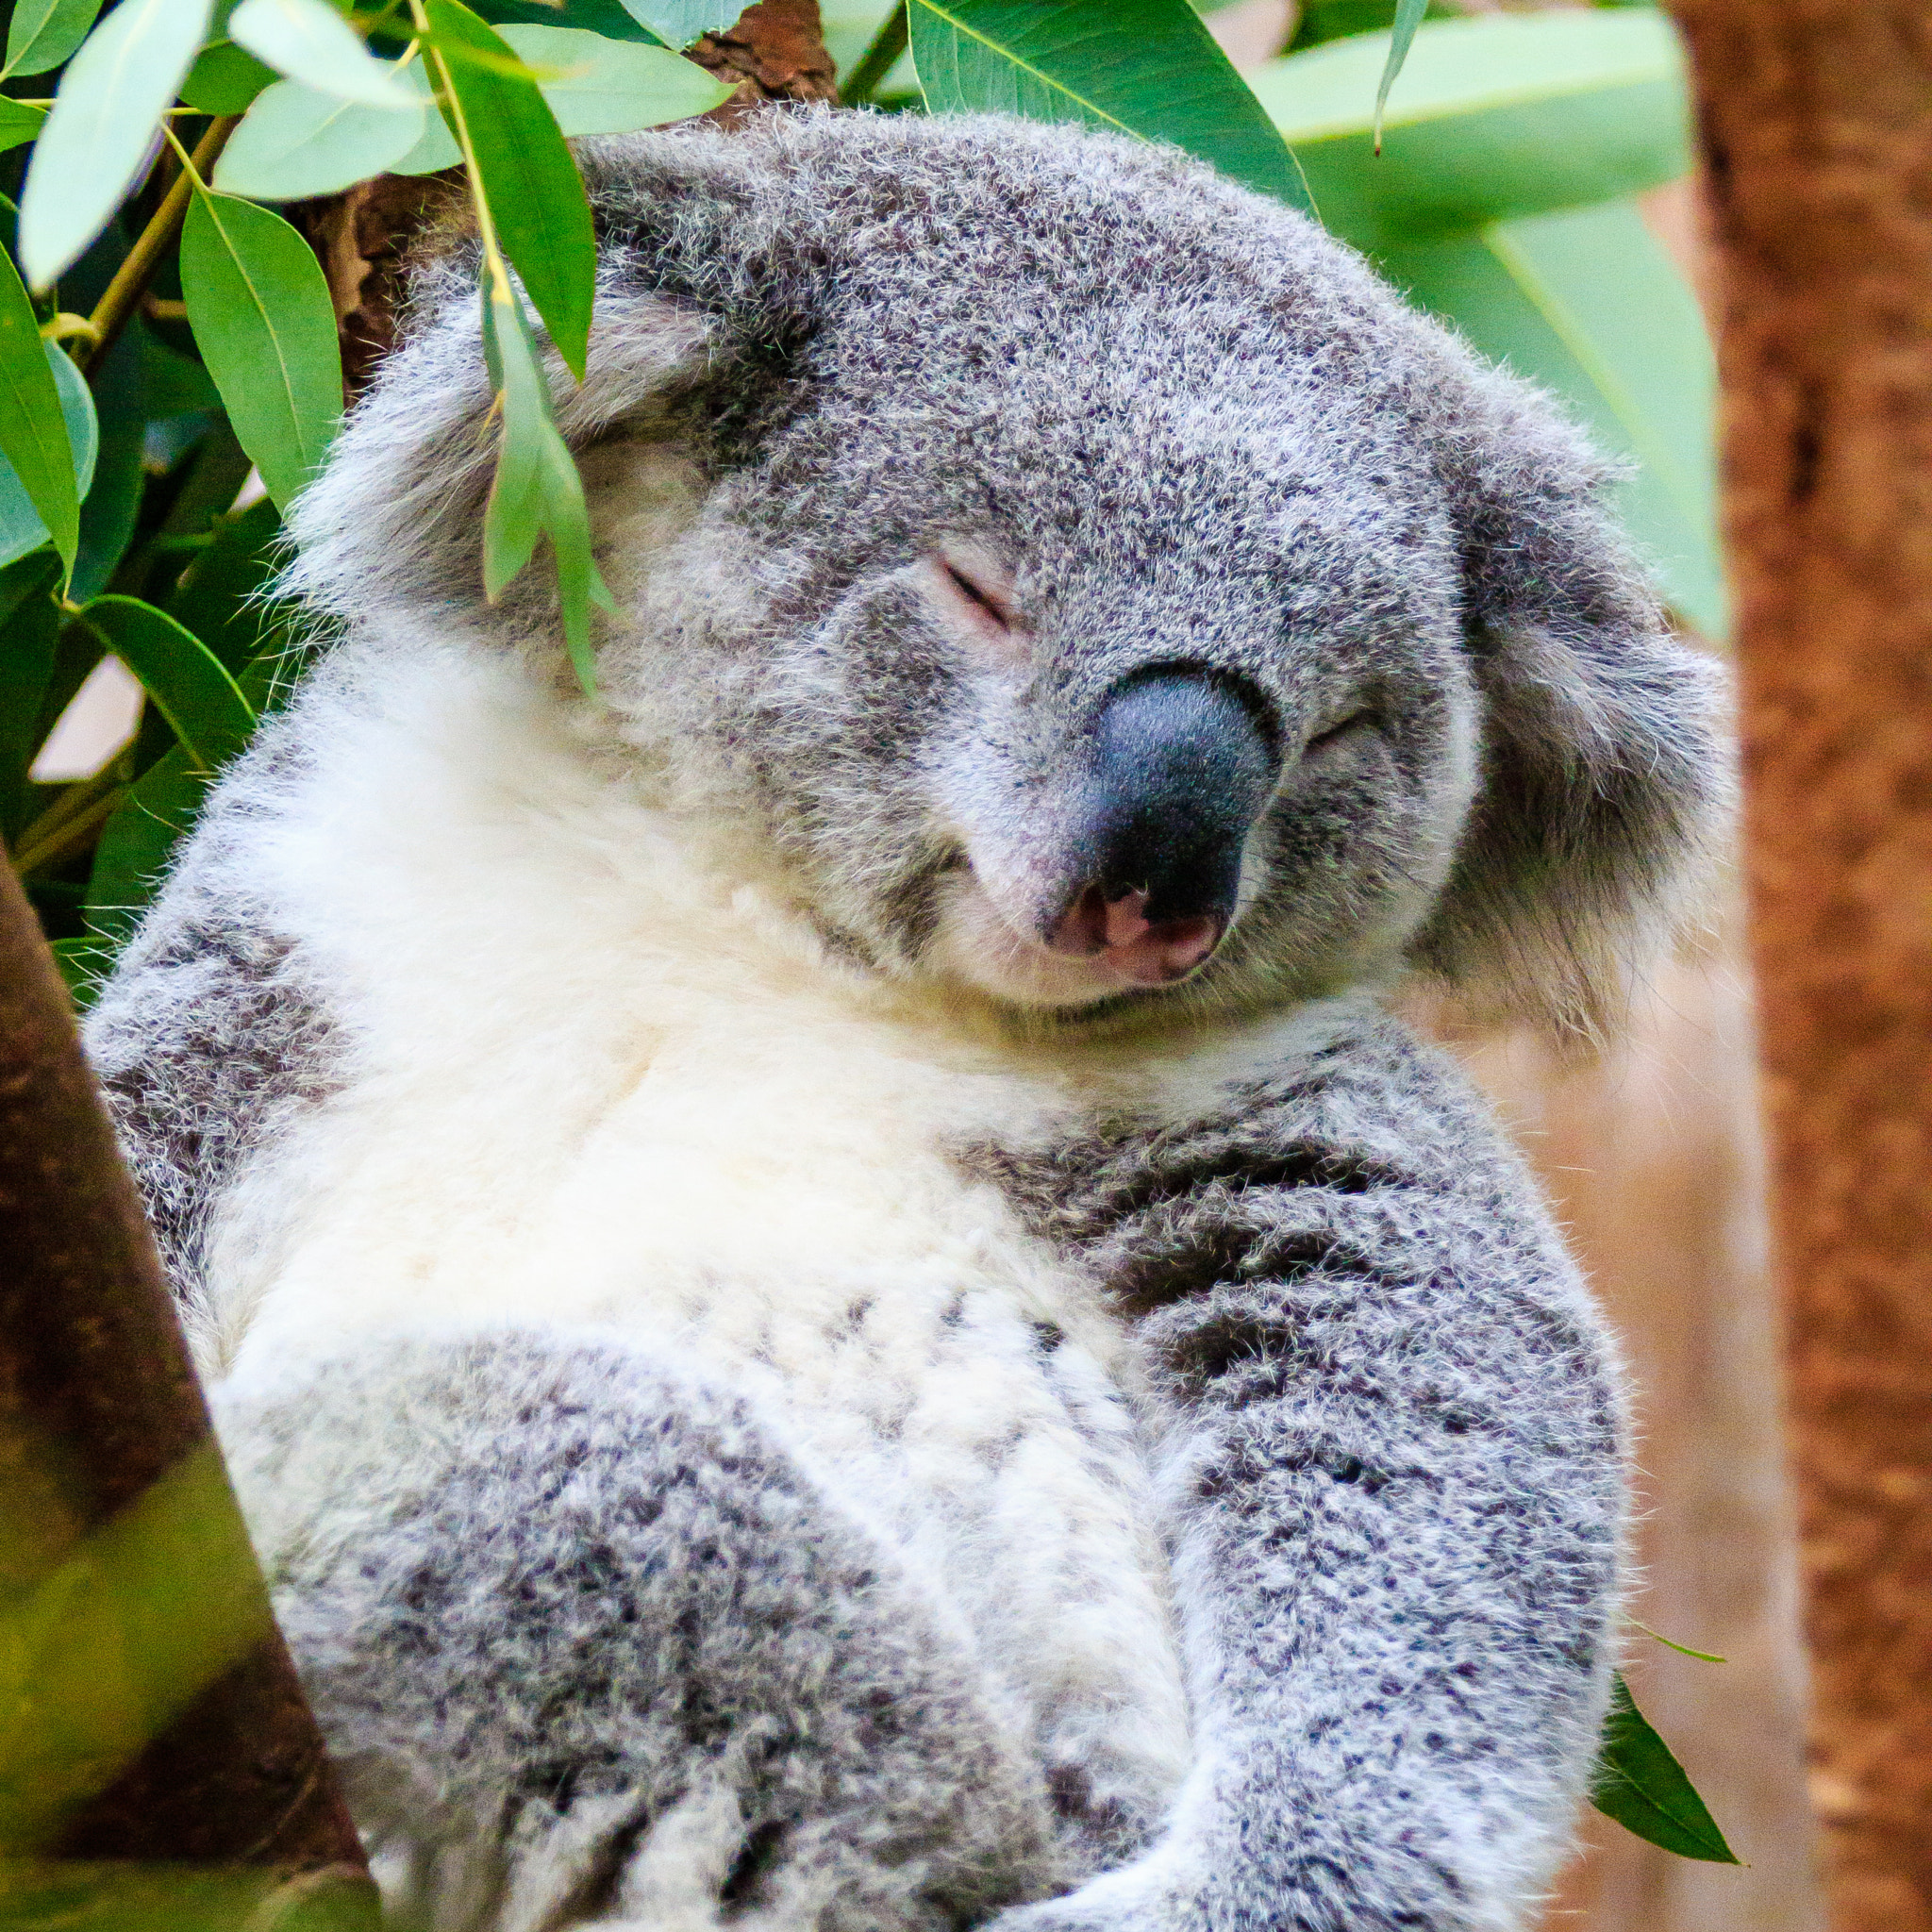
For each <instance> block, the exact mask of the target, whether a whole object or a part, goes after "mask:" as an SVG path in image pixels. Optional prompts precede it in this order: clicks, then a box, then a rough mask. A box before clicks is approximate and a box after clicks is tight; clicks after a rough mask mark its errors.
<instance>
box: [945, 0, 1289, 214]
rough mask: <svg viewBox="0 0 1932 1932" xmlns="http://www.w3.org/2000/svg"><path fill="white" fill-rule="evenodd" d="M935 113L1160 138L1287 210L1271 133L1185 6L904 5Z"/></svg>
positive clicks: (970, 0)
mask: <svg viewBox="0 0 1932 1932" xmlns="http://www.w3.org/2000/svg"><path fill="white" fill-rule="evenodd" d="M910 23H911V34H912V60H913V65H914V66H915V67H916V68H917V70H918V73H919V85H920V88H921V90H922V91H923V92H924V95H925V101H926V105H927V106H928V107H929V108H932V109H933V111H934V112H935V113H975V112H1002V113H1008V114H1024V115H1027V116H1029V117H1030V118H1031V119H1033V120H1036V121H1075V122H1084V123H1085V124H1087V125H1090V126H1094V127H1107V128H1112V129H1114V130H1116V131H1118V132H1123V133H1127V134H1138V135H1141V136H1144V137H1145V138H1146V139H1148V140H1150V141H1171V142H1174V145H1175V146H1176V147H1182V148H1185V149H1187V151H1188V152H1189V153H1190V154H1192V155H1198V156H1199V157H1200V158H1201V159H1203V160H1204V161H1210V162H1212V163H1213V165H1214V166H1215V167H1217V168H1219V169H1220V170H1221V172H1222V173H1223V174H1224V175H1229V176H1231V177H1232V178H1233V179H1234V180H1237V181H1241V182H1244V183H1246V185H1247V186H1248V187H1250V188H1257V189H1259V190H1260V191H1261V192H1262V193H1264V194H1272V195H1274V196H1275V197H1276V198H1277V199H1278V200H1281V201H1285V202H1288V203H1289V204H1291V206H1292V207H1295V208H1307V206H1308V198H1307V191H1306V190H1305V189H1304V187H1303V186H1302V181H1301V176H1300V175H1299V174H1298V172H1297V171H1296V168H1295V164H1294V158H1293V157H1292V156H1291V155H1290V153H1289V151H1288V148H1287V146H1286V145H1285V144H1284V143H1283V142H1282V140H1281V137H1280V136H1279V135H1278V134H1276V133H1275V131H1274V128H1273V126H1272V125H1270V124H1269V120H1268V117H1267V115H1266V114H1265V113H1263V112H1262V111H1261V108H1260V107H1259V106H1258V104H1257V102H1256V99H1255V97H1254V95H1253V94H1252V93H1251V92H1249V90H1248V87H1247V84H1246V83H1245V82H1244V81H1243V80H1242V79H1241V75H1238V74H1237V73H1236V72H1235V71H1234V69H1233V67H1232V66H1230V65H1229V63H1228V59H1227V56H1226V55H1224V53H1223V52H1222V51H1221V49H1220V48H1219V47H1218V46H1217V45H1216V44H1215V42H1214V37H1213V35H1212V34H1210V33H1209V32H1208V29H1207V28H1206V27H1205V26H1204V25H1202V24H1201V21H1200V18H1199V16H1198V15H1196V14H1195V12H1194V10H1193V9H1192V8H1191V7H1190V6H1188V4H1187V0H910Z"/></svg>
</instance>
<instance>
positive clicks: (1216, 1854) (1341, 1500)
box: [1003, 1023, 1624, 1932]
mask: <svg viewBox="0 0 1932 1932" xmlns="http://www.w3.org/2000/svg"><path fill="white" fill-rule="evenodd" d="M1066 1211H1067V1213H1068V1215H1069V1217H1070V1219H1078V1220H1081V1221H1083V1222H1084V1226H1083V1227H1081V1228H1078V1229H1076V1228H1075V1227H1074V1226H1072V1225H1067V1226H1066V1231H1067V1232H1068V1233H1069V1234H1072V1235H1074V1238H1075V1239H1076V1240H1079V1239H1080V1238H1081V1236H1082V1235H1084V1237H1085V1240H1084V1244H1085V1245H1086V1246H1087V1247H1088V1248H1089V1251H1090V1254H1091V1258H1092V1259H1093V1260H1094V1261H1095V1262H1096V1263H1097V1264H1098V1265H1099V1266H1100V1267H1101V1268H1102V1269H1103V1270H1104V1272H1105V1274H1107V1276H1108V1279H1109V1280H1110V1281H1111V1283H1112V1284H1113V1289H1114V1291H1115V1293H1116V1294H1117V1296H1118V1297H1119V1300H1120V1304H1121V1307H1122V1308H1123V1310H1124V1312H1125V1313H1126V1314H1127V1316H1128V1317H1129V1319H1130V1320H1131V1321H1132V1323H1133V1324H1134V1327H1135V1330H1136V1333H1137V1335H1138V1338H1139V1340H1140V1341H1141V1345H1142V1347H1143V1349H1144V1352H1145V1359H1146V1363H1147V1367H1148V1370H1149V1372H1150V1375H1151V1378H1152V1380H1153V1383H1154V1386H1155V1389H1156V1391H1157V1397H1156V1399H1157V1405H1158V1423H1157V1425H1158V1428H1159V1430H1160V1436H1161V1446H1160V1450H1159V1458H1158V1466H1159V1471H1160V1477H1161V1482H1162V1488H1163V1493H1164V1496H1165V1499H1166V1506H1167V1509H1168V1524H1169V1533H1170V1536H1171V1539H1172V1544H1173V1550H1174V1580H1175V1590H1176V1596H1177V1601H1178V1605H1179V1608H1180V1613H1181V1619H1182V1625H1183V1635H1184V1642H1185V1644H1186V1647H1187V1654H1188V1662H1189V1670H1190V1674H1191V1686H1192V1694H1193V1697H1194V1701H1195V1712H1196V1724H1197V1727H1198V1748H1199V1755H1198V1758H1197V1767H1196V1771H1195V1773H1194V1774H1193V1776H1192V1777H1191V1780H1190V1783H1189V1785H1188V1787H1187V1788H1186V1790H1184V1792H1183V1794H1182V1797H1181V1800H1180V1803H1179V1805H1178V1807H1176V1811H1175V1814H1174V1821H1173V1823H1172V1825H1171V1828H1170V1831H1169V1834H1168V1836H1167V1838H1166V1839H1165V1840H1163V1841H1162V1842H1161V1843H1160V1844H1158V1846H1157V1847H1156V1848H1155V1850H1154V1851H1153V1852H1152V1853H1151V1854H1149V1855H1148V1857H1146V1858H1144V1859H1143V1860H1142V1861H1141V1863H1140V1864H1139V1865H1137V1866H1129V1867H1127V1868H1124V1870H1122V1871H1120V1872H1117V1873H1114V1874H1108V1875H1106V1876H1104V1877H1102V1878H1100V1879H1098V1880H1096V1881H1094V1882H1093V1883H1091V1885H1089V1886H1088V1887H1086V1888H1083V1889H1082V1890H1079V1891H1077V1892H1075V1893H1074V1894H1072V1895H1071V1896H1069V1897H1068V1898H1065V1899H1062V1900H1058V1901H1055V1902H1053V1903H1051V1904H1049V1905H1046V1906H1044V1907H1034V1908H1031V1909H1030V1910H1028V1911H1024V1912H1020V1913H1017V1914H1015V1915H1013V1917H1012V1919H1011V1921H1010V1922H1009V1923H1010V1924H1011V1925H1012V1927H1013V1928H1014V1932H1019V1928H1020V1927H1022V1926H1024V1927H1025V1928H1028V1932H1036V1928H1037V1932H1046V1928H1049V1927H1052V1928H1056V1932H1062V1928H1064V1932H1073V1928H1075V1927H1080V1928H1088V1927H1091V1928H1094V1932H1100V1928H1114V1932H1119V1928H1124V1927H1134V1928H1146V1932H1152V1928H1155V1927H1161V1928H1174V1932H1178V1928H1181V1927H1190V1928H1204V1932H1205V1928H1214V1932H1223V1928H1227V1932H1232V1928H1236V1927H1240V1928H1242V1932H1259V1928H1262V1927H1280V1928H1296V1932H1304V1928H1305V1932H1317V1928H1319V1932H1342V1928H1348V1932H1367V1928H1371V1927H1374V1928H1381V1927H1390V1928H1392V1927H1396V1926H1404V1927H1426V1928H1430V1932H1452V1928H1453V1932H1476V1928H1482V1932H1492V1928H1493V1932H1501V1928H1506V1927H1515V1926H1518V1925H1520V1924H1522V1923H1523V1922H1524V1915H1525V1914H1526V1913H1527V1912H1528V1911H1529V1910H1530V1909H1531V1908H1532V1907H1534V1906H1535V1904H1536V1903H1538V1900H1539V1894H1540V1892H1541V1890H1542V1888H1543V1887H1544V1886H1545V1885H1546V1884H1547V1882H1548V1880H1549V1878H1550V1877H1551V1875H1552V1873H1553V1870H1554V1867H1555V1865H1556V1864H1557V1860H1558V1859H1559V1858H1560V1857H1561V1856H1562V1854H1563V1852H1564V1851H1565V1850H1566V1849H1567V1846H1568V1843H1569V1837H1570V1831H1571V1827H1572V1823H1573V1816H1574V1809H1575V1807H1576V1806H1577V1803H1578V1801H1579V1799H1580V1798H1581V1797H1582V1795H1583V1793H1584V1790H1585V1788H1586V1784H1587V1779H1588V1776H1589V1772H1590V1767H1591V1761H1592V1757H1593V1751H1594V1746H1595V1741H1596V1737H1597V1732H1598V1727H1599V1725H1600V1724H1601V1722H1602V1714H1603V1709H1604V1706H1605V1702H1606V1698H1607V1684H1608V1674H1609V1668H1610V1662H1611V1657H1610V1638H1611V1632H1610V1623H1611V1619H1612V1615H1613V1611H1614V1607H1615V1604H1616V1601H1617V1595H1618V1587H1619V1570H1620V1559H1621V1555H1622V1544H1623V1536H1624V1520H1623V1519H1624V1422H1623V1415H1622V1407H1621V1391H1620V1387H1619V1379H1618V1374H1617V1371H1616V1368H1615V1365H1614V1362H1613V1360H1612V1358H1611V1357H1610V1354H1609V1350H1608V1347H1607V1341H1606V1338H1605V1336H1604V1334H1603V1332H1602V1330H1601V1328H1600V1326H1599V1324H1598V1322H1597V1319H1596V1316H1595V1314H1594V1311H1593V1309H1592V1307H1591V1304H1590V1301H1589V1299H1588V1296H1587V1294H1586V1291H1585V1290H1584V1288H1583V1286H1582V1283H1581V1281H1580V1279H1579V1278H1578V1275H1577V1273H1576V1270H1575V1269H1574V1265H1573V1264H1572V1263H1571V1262H1570V1261H1569V1260H1568V1258H1567V1257H1565V1256H1564V1254H1563V1252H1562V1250H1561V1248H1560V1246H1559V1245H1558V1243H1557V1239H1556V1236H1555V1234H1554V1232H1553V1231H1552V1229H1551V1228H1550V1226H1549V1224H1548V1222H1547V1220H1546V1218H1545V1216H1544V1213H1543V1211H1542V1209H1541V1206H1540V1205H1539V1204H1538V1202H1537V1200H1536V1197H1535V1194H1534V1192H1533V1190H1532V1187H1531V1184H1530V1182H1529V1180H1528V1178H1527V1176H1526V1175H1525V1174H1524V1173H1523V1171H1522V1169H1521V1167H1520V1165H1519V1164H1518V1162H1517V1161H1516V1160H1515V1158H1513V1156H1512V1155H1510V1154H1509V1153H1508V1152H1507V1150H1506V1149H1505V1148H1504V1147H1503V1146H1502V1145H1501V1143H1500V1141H1499V1138H1498V1136H1497V1135H1496V1133H1495V1130H1494V1129H1493V1127H1492V1126H1491V1125H1490V1124H1489V1123H1488V1122H1487V1121H1486V1120H1485V1119H1484V1118H1483V1117H1482V1114H1481V1112H1480V1110H1479V1109H1478V1108H1477V1106H1476V1104H1475V1103H1474V1100H1473V1099H1472V1098H1471V1097H1470V1096H1468V1095H1467V1094H1466V1093H1465V1092H1464V1091H1462V1090H1461V1087H1460V1083H1459V1081H1458V1080H1457V1077H1456V1076H1455V1075H1454V1074H1452V1073H1451V1072H1450V1071H1449V1069H1448V1068H1447V1067H1446V1066H1444V1065H1443V1064H1442V1063H1441V1061H1440V1060H1439V1058H1437V1057H1436V1056H1435V1055H1434V1054H1432V1053H1430V1052H1428V1051H1427V1050H1425V1049H1424V1048H1421V1047H1419V1046H1418V1045H1417V1044H1416V1043H1415V1042H1414V1041H1411V1040H1409V1039H1408V1038H1407V1036H1406V1035H1405V1034H1403V1033H1402V1032H1401V1031H1400V1030H1399V1029H1398V1028H1396V1027H1395V1026H1393V1025H1392V1024H1388V1023H1379V1024H1376V1025H1374V1026H1373V1027H1371V1028H1370V1029H1369V1031H1368V1033H1367V1035H1366V1037H1364V1036H1362V1035H1357V1036H1356V1037H1355V1038H1353V1039H1351V1040H1349V1041H1345V1042H1343V1043H1341V1044H1340V1045H1338V1046H1336V1047H1333V1048H1331V1049H1329V1050H1328V1051H1326V1052H1324V1053H1322V1054H1318V1055H1316V1056H1315V1057H1314V1058H1313V1059H1312V1060H1311V1061H1310V1062H1308V1063H1307V1065H1306V1066H1304V1067H1302V1068H1299V1069H1297V1070H1296V1072H1295V1073H1294V1074H1293V1075H1292V1076H1291V1077H1287V1078H1283V1079H1280V1080H1276V1081H1273V1082H1269V1083H1267V1084H1266V1085H1264V1086H1262V1087H1260V1088H1257V1089H1256V1090H1253V1091H1252V1093H1251V1099H1250V1103H1249V1104H1248V1105H1245V1106H1243V1107H1242V1108H1241V1109H1240V1111H1239V1112H1237V1113H1230V1114H1229V1115H1227V1116H1224V1117H1223V1118H1221V1119H1218V1120H1207V1121H1203V1122H1201V1123H1200V1124H1197V1125H1195V1126H1194V1127H1192V1128H1191V1129H1188V1130H1184V1131H1181V1132H1174V1131H1172V1130H1168V1131H1163V1132H1162V1133H1160V1134H1159V1135H1158V1136H1154V1137H1146V1138H1143V1139H1142V1140H1141V1141H1140V1142H1139V1143H1138V1144H1137V1145H1131V1146H1129V1145H1125V1144H1118V1145H1117V1146H1116V1147H1115V1148H1114V1150H1113V1151H1111V1152H1110V1153H1108V1154H1106V1155H1103V1156H1101V1157H1100V1158H1098V1159H1097V1160H1096V1162H1095V1164H1094V1166H1093V1169H1092V1171H1091V1181H1090V1183H1089V1185H1088V1188H1087V1191H1086V1193H1085V1196H1084V1198H1083V1199H1081V1200H1080V1201H1079V1202H1078V1204H1077V1205H1076V1206H1073V1207H1071V1208H1069V1209H1068V1210H1066ZM1007 1923H1008V1922H1003V1924H1007Z"/></svg>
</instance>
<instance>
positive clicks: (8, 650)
mask: <svg viewBox="0 0 1932 1932" xmlns="http://www.w3.org/2000/svg"><path fill="white" fill-rule="evenodd" d="M58 570H59V566H58V563H57V561H56V559H55V558H54V557H53V555H52V553H51V552H43V553H42V555H41V556H39V557H25V558H19V559H17V560H16V561H14V562H13V563H10V564H8V565H7V566H5V567H4V568H0V834H4V836H5V837H6V839H7V841H8V843H9V844H11V843H12V842H13V841H14V840H15V838H16V837H17V836H18V834H19V831H20V821H21V817H22V803H23V801H24V800H25V798H26V797H27V796H28V791H27V780H26V774H27V768H28V767H29V766H30V765H31V764H32V763H33V761H34V756H35V754H36V753H37V752H38V751H39V750H40V743H41V734H40V712H41V705H42V700H43V699H44V698H45V696H46V692H47V685H48V681H49V680H50V679H51V677H52V676H53V672H54V651H55V645H56V642H57V641H58V637H59V632H60V620H59V612H58V609H57V608H56V607H55V605H54V602H53V600H52V598H51V597H49V595H48V594H47V593H48V592H49V591H51V590H53V589H54V588H55V584H56V581H57V578H58Z"/></svg>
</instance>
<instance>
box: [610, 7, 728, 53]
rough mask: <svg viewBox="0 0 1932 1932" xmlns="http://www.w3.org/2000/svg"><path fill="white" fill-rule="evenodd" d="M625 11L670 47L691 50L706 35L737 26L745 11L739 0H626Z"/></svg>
mask: <svg viewBox="0 0 1932 1932" xmlns="http://www.w3.org/2000/svg"><path fill="white" fill-rule="evenodd" d="M624 10H625V12H626V13H628V14H629V15H630V16H631V18H632V19H633V20H635V21H636V22H637V23H638V24H639V25H641V26H647V27H649V28H650V30H651V31H652V32H653V33H654V34H656V35H657V36H658V39H659V40H661V41H662V42H664V44H665V45H666V46H667V47H688V46H690V45H691V42H693V41H695V40H698V39H700V38H702V37H703V36H704V35H706V34H715V33H721V32H723V31H724V28H725V27H727V26H736V25H737V24H738V16H739V15H740V14H741V13H742V12H743V11H744V8H742V7H741V6H739V5H737V4H736V0H624Z"/></svg>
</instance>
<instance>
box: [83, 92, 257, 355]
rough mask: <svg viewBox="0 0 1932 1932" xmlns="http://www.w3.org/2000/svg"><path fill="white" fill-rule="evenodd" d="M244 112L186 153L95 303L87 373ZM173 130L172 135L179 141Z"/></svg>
mask: <svg viewBox="0 0 1932 1932" xmlns="http://www.w3.org/2000/svg"><path fill="white" fill-rule="evenodd" d="M241 119H242V117H241V116H240V115H239V114H224V115H223V116H222V117H221V118H220V119H219V120H217V121H214V122H211V123H210V124H209V125H208V132H207V133H206V134H204V135H203V136H202V137H201V140H200V141H199V142H196V143H195V149H194V153H193V155H192V157H184V159H186V160H187V163H188V165H187V167H186V168H185V169H184V170H183V172H182V174H181V176H180V178H179V179H178V180H177V181H176V182H175V185H174V187H172V188H171V189H169V190H168V192H167V194H166V195H165V196H164V197H163V198H162V201H161V205H160V207H159V208H157V209H156V210H155V212H154V216H153V219H152V220H150V221H149V223H148V225H147V226H146V227H144V228H143V229H142V231H141V234H140V237H139V238H138V239H137V241H136V242H135V244H134V246H133V247H132V248H130V249H129V250H128V251H127V259H126V260H125V261H124V262H123V263H122V264H121V266H120V267H119V268H118V269H116V270H115V271H114V279H113V280H112V281H111V282H109V283H108V287H107V290H106V291H105V292H104V293H103V294H102V296H101V299H100V300H99V302H97V303H96V304H95V305H94V312H93V313H92V315H91V316H89V317H88V323H89V325H90V326H91V327H92V329H93V332H94V344H93V347H92V349H91V350H90V351H89V352H88V358H87V362H86V364H85V373H86V374H87V375H92V374H93V372H94V371H95V370H96V369H98V368H99V367H100V366H101V363H102V360H103V359H104V358H106V356H107V354H108V350H109V349H111V348H112V347H113V346H114V344H115V342H116V341H118V340H119V338H120V334H121V331H122V329H123V328H125V326H126V325H127V318H128V317H129V316H130V315H132V314H133V313H134V311H135V309H136V308H138V307H139V306H140V304H141V298H142V294H143V293H144V292H145V291H146V289H147V285H148V282H149V280H150V279H151V278H152V276H153V275H154V272H155V271H156V269H158V267H159V266H160V264H161V258H162V256H164V255H165V254H166V253H167V252H168V249H169V247H170V246H171V245H172V244H173V242H174V240H175V236H176V235H178V234H179V233H180V232H181V224H182V222H183V221H184V220H186V219H187V215H188V197H189V196H190V195H191V194H192V193H193V192H194V190H195V188H196V186H197V185H198V184H199V182H200V180H201V178H202V177H203V176H204V175H206V174H207V172H208V169H209V168H211V167H213V166H214V164H215V161H216V159H217V158H219V157H220V155H221V152H222V150H223V149H224V148H225V147H226V146H227V144H228V137H229V135H231V134H232V133H234V131H235V129H236V127H237V126H238V125H240V124H241ZM174 138H175V137H174V134H173V132H172V130H170V131H169V133H168V139H169V140H170V141H173V140H174Z"/></svg>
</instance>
